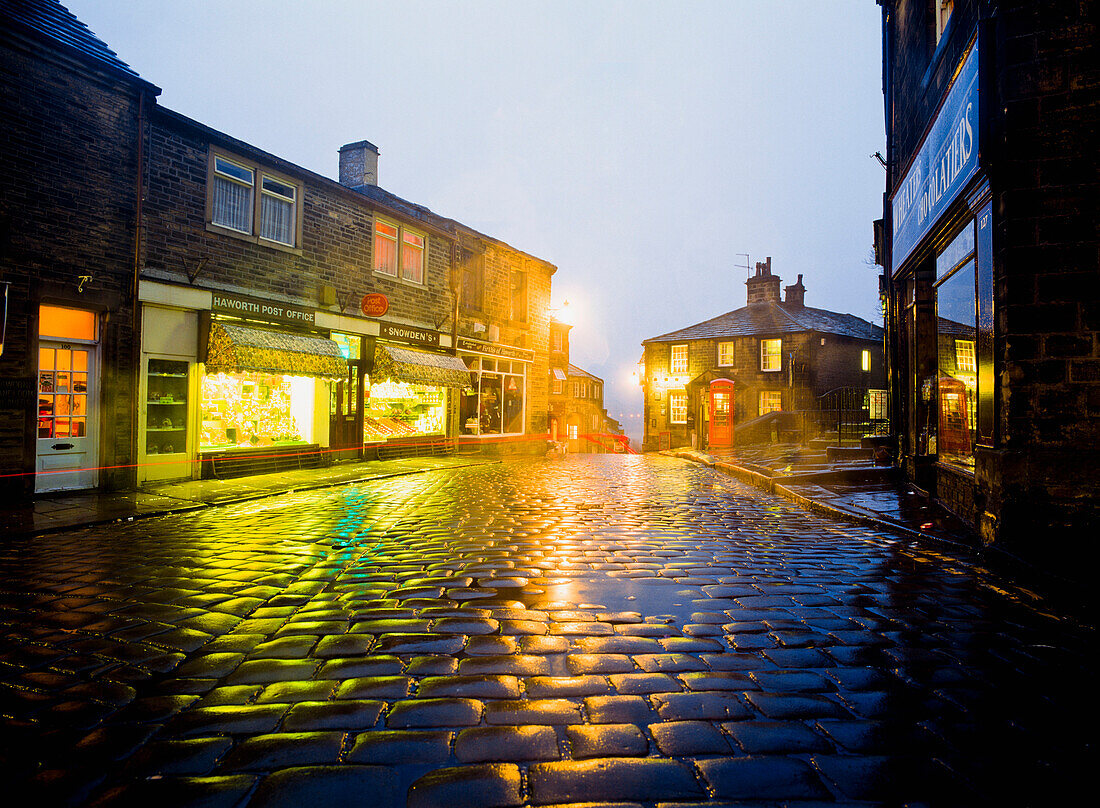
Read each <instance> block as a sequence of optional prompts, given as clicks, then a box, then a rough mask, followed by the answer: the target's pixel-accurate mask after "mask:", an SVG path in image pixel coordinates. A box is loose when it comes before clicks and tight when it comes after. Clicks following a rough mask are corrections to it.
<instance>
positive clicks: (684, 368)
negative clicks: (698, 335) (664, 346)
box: [668, 342, 690, 374]
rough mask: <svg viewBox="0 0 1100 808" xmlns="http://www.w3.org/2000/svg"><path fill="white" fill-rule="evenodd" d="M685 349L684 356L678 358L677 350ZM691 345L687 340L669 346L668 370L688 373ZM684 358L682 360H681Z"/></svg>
mask: <svg viewBox="0 0 1100 808" xmlns="http://www.w3.org/2000/svg"><path fill="white" fill-rule="evenodd" d="M681 349H682V350H683V353H684V355H683V357H680V358H678V357H677V356H676V354H677V352H678V351H680V350H681ZM689 355H690V351H689V346H688V344H687V343H686V342H684V343H678V344H676V345H670V346H668V372H669V373H677V374H678V373H687V372H688V364H689ZM681 359H682V362H681V361H680V360H681Z"/></svg>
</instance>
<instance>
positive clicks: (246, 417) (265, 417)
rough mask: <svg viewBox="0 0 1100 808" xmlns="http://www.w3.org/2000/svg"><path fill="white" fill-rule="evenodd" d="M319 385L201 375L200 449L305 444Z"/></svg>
mask: <svg viewBox="0 0 1100 808" xmlns="http://www.w3.org/2000/svg"><path fill="white" fill-rule="evenodd" d="M318 384H324V382H321V381H319V380H317V379H313V378H310V377H304V376H281V375H271V374H266V373H251V372H242V373H208V374H206V375H204V376H203V378H202V405H201V409H202V427H201V431H200V434H199V442H200V445H201V447H202V448H203V449H207V450H211V449H215V450H216V449H231V448H234V447H255V446H279V445H288V444H295V443H309V442H310V441H311V440H312V439H313V421H314V408H315V403H316V399H317V393H316V385H318Z"/></svg>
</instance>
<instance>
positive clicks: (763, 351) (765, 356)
mask: <svg viewBox="0 0 1100 808" xmlns="http://www.w3.org/2000/svg"><path fill="white" fill-rule="evenodd" d="M773 343H778V346H779V347H778V350H776V351H775V352H774V355H773V354H772V352H771V351H769V350H768V346H769V345H771V344H773ZM771 359H775V360H777V361H776V363H775V367H770V364H771V362H770V361H769V360H771ZM782 370H783V338H782V337H778V338H775V339H761V340H760V371H761V372H762V373H779V372H781V371H782Z"/></svg>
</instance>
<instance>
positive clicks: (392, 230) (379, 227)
mask: <svg viewBox="0 0 1100 808" xmlns="http://www.w3.org/2000/svg"><path fill="white" fill-rule="evenodd" d="M374 230H375V232H376V233H378V234H379V235H383V236H389V237H390V238H392V239H395V240H396V239H397V228H396V227H394V226H393V225H391V224H386V223H385V222H375V223H374Z"/></svg>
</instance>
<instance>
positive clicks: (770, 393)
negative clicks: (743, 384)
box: [756, 390, 783, 416]
mask: <svg viewBox="0 0 1100 808" xmlns="http://www.w3.org/2000/svg"><path fill="white" fill-rule="evenodd" d="M765 396H768V397H771V396H776V397H778V398H779V406H778V408H776V407H771V406H769V407H768V409H764V406H765V405H764V398H765ZM769 412H783V391H782V390H761V391H760V395H759V396H758V397H757V407H756V414H757V416H761V415H767V414H768V413H769Z"/></svg>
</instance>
